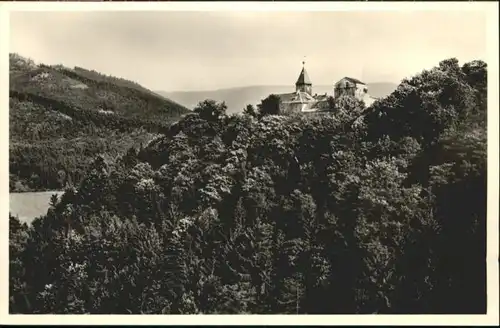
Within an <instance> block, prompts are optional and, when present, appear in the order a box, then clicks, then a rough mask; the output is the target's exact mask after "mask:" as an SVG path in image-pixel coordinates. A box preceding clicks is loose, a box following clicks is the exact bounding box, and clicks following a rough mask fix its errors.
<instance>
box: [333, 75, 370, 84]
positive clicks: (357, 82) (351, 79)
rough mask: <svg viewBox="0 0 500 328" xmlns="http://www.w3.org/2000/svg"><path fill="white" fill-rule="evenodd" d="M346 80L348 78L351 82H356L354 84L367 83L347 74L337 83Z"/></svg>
mask: <svg viewBox="0 0 500 328" xmlns="http://www.w3.org/2000/svg"><path fill="white" fill-rule="evenodd" d="M344 80H347V81H349V82H351V83H354V84H363V85H366V83H364V82H361V81H360V80H358V79H355V78H353V77H348V76H346V77H344V78H342V79H340V80H339V81H338V82H337V83H335V84H338V83H340V82H342V81H344Z"/></svg>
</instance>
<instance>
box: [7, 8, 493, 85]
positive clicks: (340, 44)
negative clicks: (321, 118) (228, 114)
mask: <svg viewBox="0 0 500 328" xmlns="http://www.w3.org/2000/svg"><path fill="white" fill-rule="evenodd" d="M486 18H487V17H486V14H485V13H484V12H480V11H468V12H459V11H418V12H417V11H406V12H395V11H392V12H391V11H386V12H381V11H377V12H367V11H364V12H363V11H343V12H331V11H330V12H325V11H323V12H321V11H319V12H248V11H246V12H245V11H241V12H236V11H233V12H227V11H218V12H213V11H211V12H192V11H189V12H188V11H186V12H180V11H175V12H174V11H163V12H160V11H151V12H145V11H136V12H130V11H122V12H118V11H115V12H110V11H101V12H96V11H93V12H92V11H86V12H83V11H80V12H78V11H71V12H60V11H59V12H47V11H42V12H11V13H10V40H9V42H10V48H9V51H10V52H15V53H18V54H20V55H22V56H25V57H29V58H31V59H33V60H35V62H38V63H40V62H41V63H45V64H63V65H65V66H70V67H73V66H80V67H84V68H88V69H94V70H96V71H99V72H102V73H106V74H110V75H114V76H118V77H123V78H126V79H130V80H133V81H136V82H138V83H140V84H142V85H143V86H145V87H147V88H149V89H152V90H162V91H191V90H214V89H221V88H230V87H240V86H252V85H292V86H293V85H294V84H295V81H296V79H297V77H298V75H299V73H300V70H301V68H302V61H303V60H304V57H305V61H306V65H305V66H306V69H307V71H308V74H309V76H310V78H311V80H312V83H313V85H330V84H333V83H335V82H336V81H337V80H338V79H340V78H342V77H344V76H350V77H354V78H357V79H360V80H363V81H364V82H367V83H373V82H393V83H398V82H399V81H400V80H401V79H402V78H404V77H408V76H411V75H414V74H417V73H418V72H420V71H422V70H423V69H427V68H432V67H433V66H435V65H437V64H438V63H439V61H441V60H443V59H446V58H450V57H455V58H458V59H459V60H460V62H461V63H463V62H467V61H470V60H475V59H482V60H486V52H487V49H486V36H487V35H486V23H487V21H486Z"/></svg>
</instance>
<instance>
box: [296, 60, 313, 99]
mask: <svg viewBox="0 0 500 328" xmlns="http://www.w3.org/2000/svg"><path fill="white" fill-rule="evenodd" d="M305 64H306V62H305V61H303V62H302V71H301V72H300V75H299V78H298V79H297V82H296V83H295V91H296V92H299V91H300V92H306V93H307V94H309V95H310V96H312V83H311V80H310V79H309V75H308V74H307V71H306V68H305V67H304V65H305Z"/></svg>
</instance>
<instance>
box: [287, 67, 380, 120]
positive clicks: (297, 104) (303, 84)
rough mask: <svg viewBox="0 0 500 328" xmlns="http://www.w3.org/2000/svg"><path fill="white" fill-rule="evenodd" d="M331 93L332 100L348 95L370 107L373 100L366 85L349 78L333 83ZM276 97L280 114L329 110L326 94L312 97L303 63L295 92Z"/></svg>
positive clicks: (310, 84)
mask: <svg viewBox="0 0 500 328" xmlns="http://www.w3.org/2000/svg"><path fill="white" fill-rule="evenodd" d="M333 91H334V92H333V98H338V97H340V96H342V95H348V96H350V97H355V98H356V99H359V100H362V101H364V103H365V105H366V106H369V105H371V104H372V103H373V101H374V100H375V99H374V98H373V97H371V96H370V95H369V94H368V86H367V85H366V83H363V82H361V81H360V80H358V79H354V78H351V77H344V78H342V79H341V80H339V81H338V82H337V83H335V85H334V87H333ZM277 96H278V97H279V98H280V100H281V105H280V112H282V113H285V114H286V113H298V112H302V113H311V112H320V111H326V110H328V109H329V106H328V98H329V96H328V95H327V94H326V93H325V94H321V95H318V94H314V95H313V92H312V83H311V79H310V78H309V75H308V74H307V71H306V68H305V62H302V71H301V72H300V75H299V78H298V79H297V82H296V83H295V92H291V93H282V94H278V95H277Z"/></svg>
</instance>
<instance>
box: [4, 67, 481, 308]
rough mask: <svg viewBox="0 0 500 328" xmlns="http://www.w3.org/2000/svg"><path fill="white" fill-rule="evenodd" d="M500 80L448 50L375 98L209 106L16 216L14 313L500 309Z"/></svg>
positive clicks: (202, 105)
mask: <svg viewBox="0 0 500 328" xmlns="http://www.w3.org/2000/svg"><path fill="white" fill-rule="evenodd" d="M485 86H486V64H485V63H483V62H472V63H467V64H465V65H463V66H462V67H460V66H459V65H458V63H457V61H456V60H446V61H443V62H441V63H440V65H439V66H438V67H435V68H433V69H431V70H426V71H423V72H422V73H421V74H419V75H417V76H415V77H414V78H412V79H409V80H404V81H403V82H402V83H401V85H400V86H399V87H398V89H397V90H396V91H395V92H394V93H393V94H391V95H390V96H389V97H387V98H384V99H382V100H379V101H377V102H375V103H374V104H373V105H372V106H371V107H369V108H367V109H364V108H363V107H362V104H361V103H359V102H356V101H353V100H349V99H347V98H346V99H339V100H338V101H337V102H336V103H333V102H332V104H331V105H332V106H335V111H332V112H330V113H323V114H317V115H307V116H279V115H261V114H262V112H261V111H262V108H264V107H266V105H265V104H264V103H263V105H262V106H260V110H261V111H259V112H257V110H255V109H254V108H252V107H248V108H247V110H246V112H245V114H244V115H240V116H227V115H225V113H224V112H225V105H224V104H218V103H215V102H212V101H205V102H202V103H200V105H199V106H198V107H197V108H196V109H195V110H194V113H191V114H189V115H186V116H185V117H184V118H183V119H181V120H180V121H179V122H177V123H176V124H174V125H172V126H171V127H170V128H169V129H168V131H166V132H165V134H164V135H163V136H162V137H159V138H156V139H155V140H153V141H151V142H150V143H149V144H148V145H147V146H146V147H144V148H143V149H140V150H139V151H137V150H133V149H131V150H129V151H128V152H127V153H125V155H123V156H122V157H120V159H119V160H118V161H109V160H107V159H106V158H104V157H97V158H96V159H95V161H94V162H93V163H92V165H91V166H90V167H89V168H88V170H87V171H86V174H85V177H84V179H83V180H82V182H81V183H80V184H79V185H78V186H77V187H76V188H69V189H67V191H66V192H65V193H64V194H63V195H62V197H61V199H53V200H52V205H51V208H50V209H49V212H48V213H47V215H46V216H45V217H43V218H40V219H37V220H35V221H34V222H33V225H32V226H30V227H27V226H22V225H21V224H20V223H19V222H18V221H17V220H15V219H14V218H10V222H11V225H10V227H11V228H10V252H11V256H10V270H11V271H10V296H11V299H10V311H11V312H12V313H118V314H119V313H171V314H174V313H176V314H181V313H205V314H208V313H309V314H312V313H329V314H340V313H385V314H394V313H461V314H464V313H485V311H486V284H485V281H486V262H485V256H486V251H485V250H486V105H485V104H486V90H485V88H486V87H485ZM273 106H274V105H273ZM273 106H270V108H274V107H273ZM266 108H267V107H266ZM256 113H257V114H256ZM259 113H260V114H259ZM266 113H267V114H273V113H274V112H272V111H267V112H266ZM85 128H87V127H81V129H85Z"/></svg>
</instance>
